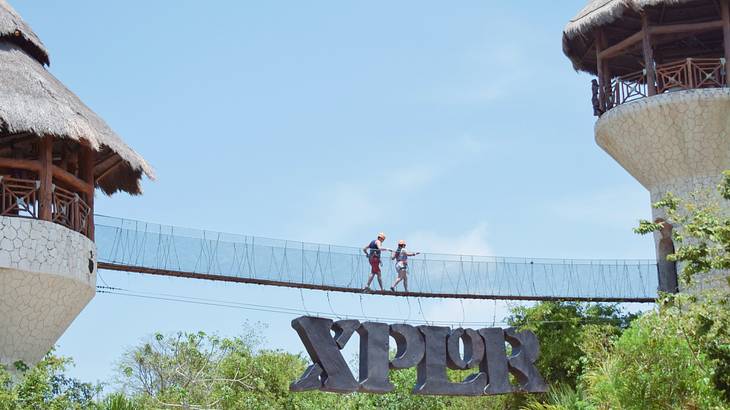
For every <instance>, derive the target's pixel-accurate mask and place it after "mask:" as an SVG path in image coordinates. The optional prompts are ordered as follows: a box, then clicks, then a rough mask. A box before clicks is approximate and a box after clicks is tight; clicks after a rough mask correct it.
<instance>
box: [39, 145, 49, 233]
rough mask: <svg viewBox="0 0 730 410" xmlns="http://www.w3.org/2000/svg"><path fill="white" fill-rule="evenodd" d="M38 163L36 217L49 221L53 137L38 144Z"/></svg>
mask: <svg viewBox="0 0 730 410" xmlns="http://www.w3.org/2000/svg"><path fill="white" fill-rule="evenodd" d="M38 154H39V155H38V162H39V163H40V167H39V172H38V177H39V179H40V182H41V186H40V196H39V198H38V202H39V205H40V212H39V215H38V217H39V218H40V219H42V220H44V221H50V220H51V219H52V217H53V215H52V212H51V206H52V205H51V204H52V202H53V137H51V136H45V137H43V138H41V140H40V142H39V143H38Z"/></svg>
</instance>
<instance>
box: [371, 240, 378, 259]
mask: <svg viewBox="0 0 730 410" xmlns="http://www.w3.org/2000/svg"><path fill="white" fill-rule="evenodd" d="M376 242H377V241H375V240H373V241H370V245H368V249H370V257H371V258H378V259H380V249H379V248H378V244H377V243H376Z"/></svg>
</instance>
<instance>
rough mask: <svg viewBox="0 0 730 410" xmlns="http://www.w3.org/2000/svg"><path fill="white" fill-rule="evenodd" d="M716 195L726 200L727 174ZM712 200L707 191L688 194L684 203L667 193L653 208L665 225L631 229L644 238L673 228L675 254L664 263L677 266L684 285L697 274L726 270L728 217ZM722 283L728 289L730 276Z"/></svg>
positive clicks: (728, 195)
mask: <svg viewBox="0 0 730 410" xmlns="http://www.w3.org/2000/svg"><path fill="white" fill-rule="evenodd" d="M717 194H719V195H718V196H719V198H721V199H723V200H730V171H724V172H723V178H722V181H721V182H720V184H719V185H718V187H717ZM716 197H717V196H714V195H713V194H712V192H708V191H698V192H695V193H692V194H691V195H690V196H689V198H686V199H682V198H678V197H677V196H675V195H673V194H672V193H671V192H670V193H667V194H666V195H665V196H664V198H662V199H661V200H660V201H658V202H656V203H655V204H654V205H653V206H654V208H656V209H660V210H662V211H663V213H664V214H665V215H666V217H665V218H664V219H666V222H664V221H655V222H650V221H646V220H642V221H640V222H639V226H638V227H637V228H635V229H634V231H635V232H636V233H639V234H642V235H645V234H648V233H652V232H657V231H660V230H661V229H662V228H663V227H664V224H665V223H670V224H671V225H672V226H673V227H674V230H673V233H672V239H673V241H674V245H675V252H674V254H672V255H669V256H668V257H667V259H668V260H670V261H677V262H681V266H682V275H681V279H682V281H683V282H684V284H686V285H692V278H693V277H694V276H695V275H697V274H701V273H708V272H711V271H714V272H718V271H725V272H727V271H728V270H730V217H728V214H727V212H726V211H724V210H723V207H722V206H720V204H718V202H717V200H716V199H714V198H716ZM726 279H727V281H728V284H729V285H730V276H727V277H726Z"/></svg>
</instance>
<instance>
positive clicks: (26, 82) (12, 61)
mask: <svg viewBox="0 0 730 410" xmlns="http://www.w3.org/2000/svg"><path fill="white" fill-rule="evenodd" d="M48 64H49V58H48V52H47V50H46V48H45V46H44V45H43V43H42V42H41V40H40V38H38V36H37V35H36V34H35V33H34V32H33V30H32V29H31V28H30V26H29V25H28V24H27V23H25V21H23V19H22V18H21V17H20V16H19V15H18V13H17V12H16V11H15V10H14V9H13V8H12V7H11V6H10V5H9V4H8V3H7V2H6V1H5V0H0V159H18V160H29V159H38V158H40V157H41V156H42V155H41V153H39V152H40V150H39V141H40V140H41V139H42V138H45V137H47V138H49V139H52V142H50V143H49V145H50V150H51V154H50V156H51V157H52V162H53V165H54V166H56V168H60V171H65V172H66V173H61V174H60V175H63V176H62V177H60V179H62V180H63V179H66V180H68V181H71V177H76V178H78V179H81V180H84V179H85V178H84V177H83V175H81V174H82V173H83V172H84V169H83V168H84V166H83V164H82V160H81V159H82V157H84V150H87V149H88V150H89V153H88V155H89V156H90V157H91V158H88V159H87V161H88V163H89V166H90V167H91V168H92V169H89V170H86V172H87V174H88V175H87V178H86V180H87V182H91V183H92V184H93V186H95V187H98V188H100V189H101V190H102V191H103V192H105V193H106V194H112V193H114V192H117V191H125V192H128V193H130V194H133V195H135V194H139V193H141V187H140V179H141V178H142V175H143V174H144V175H147V177H149V178H154V172H153V170H152V168H151V167H150V166H149V165H148V164H147V162H146V161H145V160H144V159H143V158H142V157H141V156H140V155H139V154H137V153H136V152H135V151H134V150H132V149H131V148H130V147H129V146H127V145H126V144H125V143H124V141H122V139H121V138H120V137H119V136H118V135H117V134H116V133H114V131H113V130H112V129H111V128H109V126H108V125H107V124H106V123H105V122H104V120H103V119H101V118H100V117H99V116H98V115H96V114H95V113H94V112H93V111H91V109H89V107H87V106H86V105H84V103H83V102H82V101H81V100H80V99H79V98H78V97H77V96H76V95H74V94H73V93H72V92H71V91H70V90H69V89H68V88H66V87H65V86H64V85H63V84H62V83H61V82H60V81H59V80H58V79H57V78H56V77H54V76H53V75H52V74H51V73H50V72H49V71H48V70H47V69H46V66H47V65H48ZM9 165H12V164H7V163H6V164H4V165H3V164H0V169H5V170H6V172H5V174H7V171H9V170H11V169H16V168H17V166H9ZM15 165H23V164H15ZM25 165H30V164H25ZM27 171H32V169H31V170H27ZM53 178H54V180H55V179H57V178H58V177H57V176H56V175H55V174H54V175H53ZM89 178H91V179H93V182H92V181H90V180H89ZM68 181H67V182H68ZM72 185H73V184H72Z"/></svg>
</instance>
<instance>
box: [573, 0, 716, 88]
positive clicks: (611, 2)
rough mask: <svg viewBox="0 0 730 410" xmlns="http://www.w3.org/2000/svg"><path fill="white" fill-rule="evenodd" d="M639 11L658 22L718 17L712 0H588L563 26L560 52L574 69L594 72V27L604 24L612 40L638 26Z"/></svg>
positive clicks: (621, 36) (636, 28)
mask: <svg viewBox="0 0 730 410" xmlns="http://www.w3.org/2000/svg"><path fill="white" fill-rule="evenodd" d="M642 12H645V13H647V14H648V15H649V16H650V17H651V18H650V20H653V21H659V20H661V24H672V23H680V22H687V21H690V20H691V21H702V20H707V19H717V18H719V12H718V11H717V5H716V3H715V2H714V0H590V1H589V2H588V4H587V5H586V6H585V7H583V9H581V10H580V11H579V12H578V14H576V16H575V17H573V18H572V19H571V20H570V22H569V23H568V24H567V25H566V26H565V28H564V29H563V52H564V53H565V55H566V56H568V57H569V58H570V59H571V61H572V62H573V66H574V67H575V69H576V70H582V71H587V72H589V73H593V74H595V73H596V67H595V45H594V32H595V30H596V29H597V28H599V27H603V28H606V29H607V33H606V35H607V37H608V42H609V44H613V43H616V42H618V41H620V40H621V39H623V38H626V37H628V36H629V35H630V34H633V33H635V32H638V31H639V30H641V21H640V13H642ZM622 64H623V63H619V65H622ZM623 65H625V64H623ZM632 68H635V67H632Z"/></svg>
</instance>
